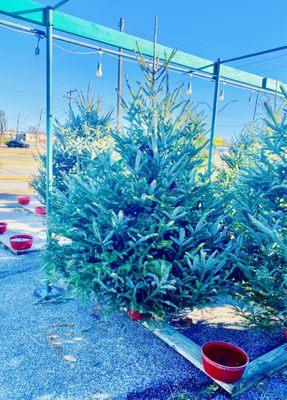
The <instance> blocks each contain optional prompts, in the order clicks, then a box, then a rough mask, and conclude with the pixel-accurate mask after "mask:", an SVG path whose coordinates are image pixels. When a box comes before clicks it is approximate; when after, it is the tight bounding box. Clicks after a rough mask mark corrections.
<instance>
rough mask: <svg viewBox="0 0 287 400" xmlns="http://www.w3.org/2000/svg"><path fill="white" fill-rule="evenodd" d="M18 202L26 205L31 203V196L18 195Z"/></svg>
mask: <svg viewBox="0 0 287 400" xmlns="http://www.w3.org/2000/svg"><path fill="white" fill-rule="evenodd" d="M17 199H18V203H19V204H22V206H26V205H27V204H29V203H30V200H31V199H30V197H29V196H18V198H17Z"/></svg>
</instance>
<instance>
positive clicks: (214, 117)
mask: <svg viewBox="0 0 287 400" xmlns="http://www.w3.org/2000/svg"><path fill="white" fill-rule="evenodd" d="M220 67H221V60H220V58H218V59H217V61H216V63H215V64H214V74H215V88H214V97H213V108H212V118H211V129H210V143H209V154H208V165H207V172H208V174H211V170H212V161H213V152H214V135H215V129H216V121H217V106H218V93H219V84H220Z"/></svg>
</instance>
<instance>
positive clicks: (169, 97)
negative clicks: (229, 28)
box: [46, 60, 233, 316]
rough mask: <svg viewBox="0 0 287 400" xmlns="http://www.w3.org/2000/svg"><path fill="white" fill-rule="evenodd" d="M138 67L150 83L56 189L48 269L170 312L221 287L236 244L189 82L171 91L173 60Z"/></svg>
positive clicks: (116, 298) (87, 288) (119, 300)
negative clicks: (105, 147) (100, 147)
mask: <svg viewBox="0 0 287 400" xmlns="http://www.w3.org/2000/svg"><path fill="white" fill-rule="evenodd" d="M141 67H142V70H143V72H144V74H145V77H146V82H145V84H142V85H139V87H138V88H137V89H133V88H131V87H130V96H131V101H130V103H127V102H125V101H123V105H124V108H125V112H126V120H127V122H126V124H125V127H124V129H123V130H122V131H117V130H116V129H114V130H113V131H112V132H111V136H112V138H113V140H114V149H113V151H107V152H105V153H102V154H99V155H97V157H95V158H94V159H88V160H87V159H86V160H85V169H83V168H79V167H78V166H77V167H76V168H75V174H73V175H72V174H70V175H69V176H65V177H64V178H63V184H64V185H65V190H56V192H55V202H56V204H57V206H56V207H57V213H55V214H54V215H53V218H52V225H53V231H54V233H55V237H54V240H52V242H51V243H50V246H49V248H48V249H47V252H46V260H47V265H46V270H47V272H48V274H49V275H50V277H51V279H53V278H55V277H56V276H57V275H60V276H64V277H65V279H66V280H67V282H68V283H69V284H70V285H71V286H72V287H73V288H74V289H75V290H76V291H77V292H81V293H83V294H84V295H85V296H87V297H89V296H90V295H94V296H96V297H97V299H98V300H100V301H102V302H105V303H107V302H110V303H111V304H112V305H113V306H114V307H116V308H118V309H125V310H127V309H132V310H139V311H141V312H143V313H149V314H152V315H157V316H168V314H169V313H174V312H176V311H178V310H183V309H185V308H192V307H194V306H197V305H199V304H204V303H205V302H207V301H209V300H210V299H211V298H213V297H214V296H215V295H217V294H218V293H219V292H220V291H221V290H223V288H224V286H225V285H226V280H227V278H228V276H229V273H230V271H229V253H230V251H231V249H232V246H233V243H232V241H231V240H230V239H229V237H228V235H227V231H226V229H225V226H224V216H223V215H222V202H223V199H222V198H216V194H215V193H214V186H213V184H212V183H211V182H210V181H209V180H208V178H207V177H206V176H205V175H204V171H205V168H206V166H205V160H206V156H205V145H206V142H207V141H206V139H205V131H204V129H205V128H204V123H203V116H202V114H200V113H198V112H197V110H196V109H195V108H194V106H193V105H192V104H191V102H190V100H188V101H186V100H182V99H181V91H182V88H178V89H176V90H174V91H173V92H169V91H168V90H167V79H168V76H167V72H166V65H164V66H162V67H161V68H159V69H158V71H157V72H156V73H154V72H153V71H151V70H150V69H149V67H148V65H146V64H145V62H144V61H143V60H141ZM59 237H65V238H66V239H68V243H67V244H66V245H62V244H60V243H59V241H58V238H59Z"/></svg>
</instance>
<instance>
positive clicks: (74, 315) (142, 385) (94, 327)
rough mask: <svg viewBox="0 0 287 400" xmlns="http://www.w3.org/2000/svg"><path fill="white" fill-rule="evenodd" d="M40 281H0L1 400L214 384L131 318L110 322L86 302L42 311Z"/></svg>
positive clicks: (120, 394)
mask: <svg viewBox="0 0 287 400" xmlns="http://www.w3.org/2000/svg"><path fill="white" fill-rule="evenodd" d="M31 256H32V255H29V257H31ZM14 257H15V258H16V256H14ZM23 257H26V256H20V258H21V259H22V260H24V258H23ZM17 263H18V260H17ZM10 266H11V269H13V268H14V266H13V263H11V265H10ZM40 281H41V279H40V274H39V272H35V271H32V272H25V273H21V274H17V275H10V276H6V277H5V278H2V279H1V281H0V318H1V324H0V337H1V347H0V399H1V400H2V399H3V400H4V399H5V400H16V399H17V400H18V399H19V400H20V399H21V400H28V399H29V400H44V399H45V400H46V399H47V400H48V399H49V400H56V399H57V400H60V399H63V400H64V399H65V400H68V399H69V400H71V399H77V400H89V399H126V398H128V395H129V393H133V392H144V391H145V390H147V389H148V388H150V387H155V388H157V387H161V386H164V385H172V382H178V383H179V385H180V382H184V381H187V380H189V379H190V377H193V380H194V383H193V387H194V389H195V390H198V389H199V388H200V387H202V385H206V384H208V382H209V379H208V378H207V377H206V376H205V375H204V374H200V373H199V374H198V372H197V370H196V368H194V367H192V366H191V365H190V363H188V362H187V361H185V360H184V359H183V358H181V357H180V356H178V355H177V354H176V353H174V352H173V351H172V350H171V349H169V348H168V347H167V346H166V345H165V344H163V343H162V342H161V341H160V340H159V339H157V338H156V337H154V336H153V335H152V334H151V333H150V332H148V331H147V330H146V329H145V328H143V327H142V326H141V325H140V324H138V323H135V322H132V321H130V319H129V318H128V317H127V316H126V315H114V316H112V317H111V318H110V320H109V322H104V321H103V320H98V319H97V318H95V317H97V314H95V312H94V310H91V309H89V308H85V307H83V306H82V305H81V303H80V302H78V301H70V302H68V303H64V304H53V305H34V304H33V303H34V301H35V299H34V298H33V291H34V289H35V287H37V286H39V284H40ZM92 311H93V312H92ZM83 330H84V331H83ZM51 335H52V337H54V336H53V335H58V336H59V337H57V338H56V339H52V340H53V341H54V342H56V343H57V342H58V343H60V344H61V346H53V345H51V339H49V338H50V337H51ZM64 355H73V356H74V357H76V362H75V363H71V362H67V361H65V360H64V359H63V356H64ZM130 398H132V397H130Z"/></svg>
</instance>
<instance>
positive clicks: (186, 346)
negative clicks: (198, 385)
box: [142, 321, 287, 398]
mask: <svg viewBox="0 0 287 400" xmlns="http://www.w3.org/2000/svg"><path fill="white" fill-rule="evenodd" d="M142 324H143V325H144V326H145V327H146V328H147V329H149V330H150V331H151V332H153V333H154V334H155V335H156V336H157V337H159V338H160V339H162V340H163V341H164V342H165V343H166V344H168V345H169V346H170V347H172V348H173V349H174V350H175V351H176V352H177V353H179V354H180V355H182V356H183V357H184V358H186V359H187V360H188V361H190V362H191V363H192V364H193V365H195V366H196V367H197V368H199V369H200V370H201V371H202V372H204V373H205V374H206V375H207V376H209V375H208V374H207V373H206V372H205V370H204V368H203V365H202V361H201V347H200V346H199V345H198V344H196V343H195V342H193V341H192V340H191V339H188V338H187V337H186V336H184V335H183V334H181V333H180V332H178V331H177V330H176V329H175V328H173V327H172V326H170V325H169V324H168V323H163V322H156V321H144V322H143V323H142ZM285 366H287V343H285V344H283V345H282V346H279V347H277V348H275V349H274V350H271V351H270V352H268V353H266V354H264V355H263V356H261V357H258V358H257V359H255V360H253V361H251V362H250V363H249V364H248V366H247V367H246V370H245V372H244V375H243V377H242V378H241V379H240V381H238V382H236V383H234V384H227V383H224V382H220V381H217V380H215V379H213V378H212V377H210V376H209V377H210V378H211V379H212V380H213V381H214V382H216V383H217V384H218V385H219V386H221V387H222V388H223V389H224V390H226V391H227V392H228V393H229V394H230V395H231V396H232V397H233V398H234V397H236V396H238V395H239V394H242V393H243V392H246V391H247V390H248V389H251V388H252V387H254V386H256V385H257V384H258V383H259V382H260V381H262V380H263V379H265V378H267V377H268V376H270V375H272V374H274V373H275V372H278V371H279V370H280V369H282V368H284V367H285Z"/></svg>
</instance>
